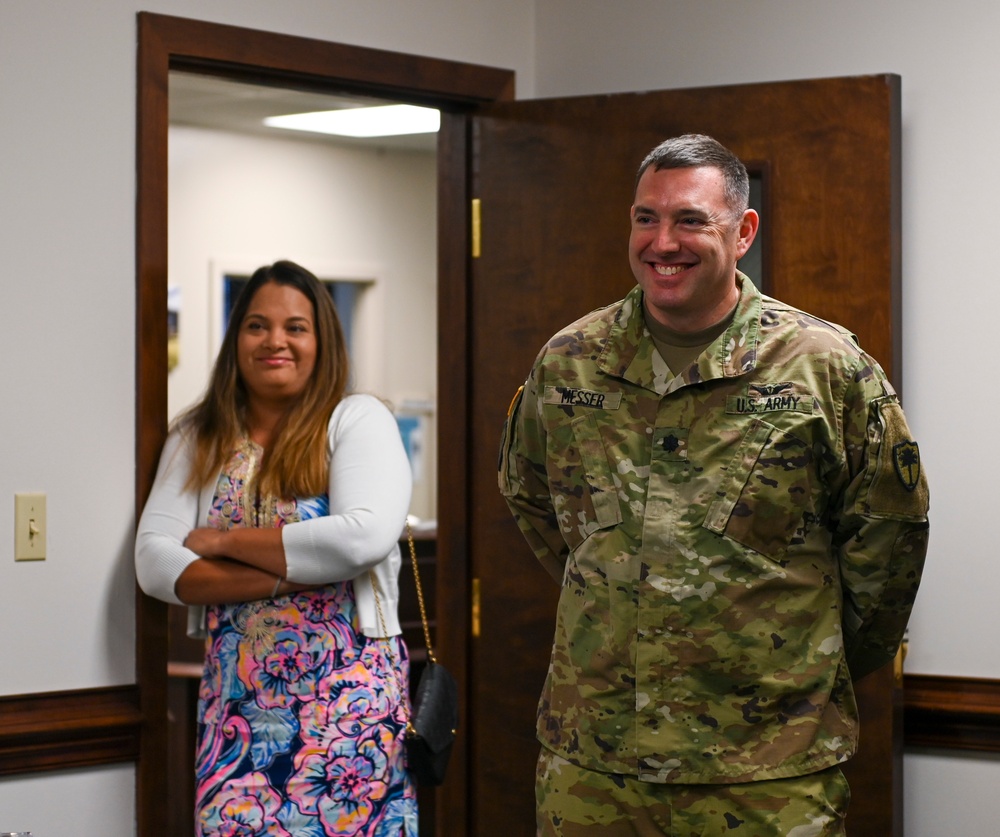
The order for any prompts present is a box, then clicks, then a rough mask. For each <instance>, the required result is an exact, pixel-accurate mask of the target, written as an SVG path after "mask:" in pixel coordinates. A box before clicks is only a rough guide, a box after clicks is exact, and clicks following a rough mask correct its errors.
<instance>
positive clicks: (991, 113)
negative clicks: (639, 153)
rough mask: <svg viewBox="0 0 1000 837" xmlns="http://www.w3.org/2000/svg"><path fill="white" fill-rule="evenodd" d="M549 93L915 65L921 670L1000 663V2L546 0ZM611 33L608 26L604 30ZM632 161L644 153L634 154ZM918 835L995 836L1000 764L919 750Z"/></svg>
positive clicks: (909, 189) (911, 269) (912, 350)
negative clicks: (999, 195)
mask: <svg viewBox="0 0 1000 837" xmlns="http://www.w3.org/2000/svg"><path fill="white" fill-rule="evenodd" d="M536 6H537V9H538V14H537V21H536V38H537V55H538V67H537V82H536V91H537V94H538V95H539V96H557V95H560V96H561V95H576V94H586V93H609V92H619V91H630V90H651V89H660V88H670V87H700V86H706V85H722V84H737V83H740V82H756V81H770V80H781V79H799V78H815V77H824V76H846V75H867V74H880V73H886V72H891V73H898V74H899V75H900V76H901V77H902V110H903V114H902V115H903V368H904V380H903V388H904V390H905V399H906V403H905V407H906V412H907V416H908V418H909V420H910V424H911V427H912V429H913V431H914V433H915V435H916V437H917V440H918V441H919V443H920V446H921V450H922V452H923V459H924V463H925V466H926V468H927V472H928V474H929V476H930V482H931V520H932V524H931V543H930V554H929V556H928V564H927V569H926V573H925V577H924V582H923V586H922V588H921V592H920V594H919V597H918V600H917V605H916V609H915V611H914V615H913V619H912V621H911V628H910V655H909V658H908V661H907V668H908V670H909V671H912V672H919V673H924V674H945V675H961V676H973V677H990V678H997V677H1000V645H998V644H997V643H996V642H994V641H993V637H994V636H995V633H996V622H997V619H996V599H997V590H998V587H1000V569H998V565H997V562H996V559H995V556H993V554H992V546H991V544H993V541H994V540H995V539H994V537H993V536H992V532H991V530H990V529H989V521H990V520H992V519H993V518H995V517H996V510H995V508H994V503H993V500H994V498H995V496H996V487H995V479H994V472H995V470H996V462H995V460H996V452H995V450H994V445H993V444H992V432H991V425H990V423H989V417H991V416H993V415H995V414H996V413H997V412H998V408H1000V394H998V393H997V392H996V391H995V387H994V386H993V379H994V378H995V377H996V376H995V374H994V373H993V372H992V370H991V368H990V362H991V361H990V359H991V358H992V357H993V355H994V337H993V335H994V319H995V311H996V309H997V306H998V303H1000V283H997V282H996V281H994V279H993V277H992V275H991V273H992V271H993V270H994V269H995V268H994V262H995V260H996V251H995V244H994V236H995V233H993V232H992V231H991V230H990V229H989V226H988V224H987V221H988V219H990V218H992V217H993V216H994V215H995V214H996V213H995V203H996V197H995V196H996V191H997V188H998V186H1000V183H998V182H997V181H998V177H1000V175H998V174H997V170H996V166H993V165H991V164H990V161H991V160H992V159H994V158H995V155H996V149H997V148H998V147H1000V107H998V106H997V105H996V104H995V103H996V91H997V89H1000V54H998V52H997V50H996V38H995V34H996V32H997V31H998V25H1000V6H998V5H997V4H996V3H994V2H991V0H956V2H953V3H948V4H941V3H938V2H932V0H880V2H877V3H872V2H870V1H869V0H842V2H839V3H829V2H822V0H797V2H791V3H790V2H787V0H743V2H733V1H732V0H703V2H700V3H695V4H691V3H681V2H663V0H618V2H616V3H615V4H614V7H613V8H614V10H613V12H610V11H609V6H608V4H607V3H605V2H603V0H537V3H536ZM598 33H599V34H598ZM632 162H633V161H629V165H632ZM906 776H907V778H906V833H907V835H908V837H940V835H942V834H952V833H954V834H986V833H990V834H992V833H995V832H996V825H995V818H994V817H992V816H991V815H990V813H989V811H990V802H991V796H992V793H993V791H994V789H995V788H996V787H997V781H998V778H1000V777H998V774H997V761H996V759H993V758H983V757H978V756H961V757H947V756H943V755H940V754H928V753H924V752H921V753H908V754H907V756H906Z"/></svg>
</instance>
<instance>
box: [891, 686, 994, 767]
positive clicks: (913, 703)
mask: <svg viewBox="0 0 1000 837" xmlns="http://www.w3.org/2000/svg"><path fill="white" fill-rule="evenodd" d="M904 694H905V701H904V707H905V709H904V713H905V714H904V717H903V724H904V730H905V733H904V735H905V742H906V746H907V747H932V748H943V749H949V750H972V751H975V752H987V753H1000V680H987V679H983V678H976V677H944V676H936V675H929V674H907V675H906V676H905V679H904Z"/></svg>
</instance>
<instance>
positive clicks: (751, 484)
mask: <svg viewBox="0 0 1000 837" xmlns="http://www.w3.org/2000/svg"><path fill="white" fill-rule="evenodd" d="M813 471H814V468H813V452H812V449H811V448H810V447H809V446H808V445H806V444H805V443H804V442H802V441H800V440H799V439H797V438H795V437H794V436H791V435H789V434H787V433H784V432H782V431H781V430H779V429H778V428H776V427H774V426H772V425H770V424H768V423H767V422H764V421H760V420H759V419H753V420H752V421H751V423H750V426H749V428H748V429H747V432H746V433H745V434H744V436H743V438H742V439H741V440H740V443H739V446H738V447H737V450H736V453H735V455H734V456H733V457H732V459H731V460H730V462H729V463H728V464H727V465H726V467H725V469H724V472H723V475H722V477H721V481H720V484H719V487H718V490H717V492H716V496H715V499H714V500H713V501H712V502H711V503H710V504H709V507H708V513H707V514H706V516H705V522H704V524H703V525H704V527H705V528H706V529H709V530H710V531H712V532H715V533H717V534H720V535H725V536H726V537H727V538H731V539H732V540H734V541H736V542H737V543H740V544H742V545H743V546H747V547H749V548H750V549H753V550H754V551H756V552H759V553H761V554H762V555H766V556H768V557H770V558H778V557H781V556H782V555H783V554H784V553H785V551H786V550H787V549H788V546H789V544H790V543H791V542H792V541H793V539H794V538H795V537H796V535H797V533H798V532H799V531H800V529H801V528H802V526H803V523H804V517H805V514H806V512H807V511H810V510H811V509H812V507H813V483H814V476H813Z"/></svg>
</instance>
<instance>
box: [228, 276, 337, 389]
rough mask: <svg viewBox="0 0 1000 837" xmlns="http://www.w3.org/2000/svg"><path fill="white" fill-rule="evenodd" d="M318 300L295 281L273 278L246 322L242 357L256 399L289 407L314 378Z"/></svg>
mask: <svg viewBox="0 0 1000 837" xmlns="http://www.w3.org/2000/svg"><path fill="white" fill-rule="evenodd" d="M316 350H317V340H316V317H315V314H314V312H313V306H312V303H311V302H310V301H309V298H308V297H307V296H306V295H305V294H303V293H302V292H301V291H299V290H296V289H295V288H293V287H291V286H290V285H279V284H278V283H277V282H268V283H267V284H265V285H261V287H260V288H258V289H257V292H256V293H255V294H254V295H253V299H251V300H250V306H249V308H247V313H246V316H245V317H244V318H243V322H242V323H240V330H239V334H238V336H237V342H236V361H237V366H238V368H239V371H240V376H241V378H242V379H243V383H244V384H245V385H246V389H247V394H248V396H249V398H250V402H251V405H252V404H253V403H254V402H257V403H258V404H267V405H271V406H278V407H287V406H288V405H289V404H290V403H292V402H293V401H295V400H296V399H297V398H298V397H299V396H300V395H302V393H303V392H305V389H306V387H307V386H308V384H309V379H310V378H311V377H312V373H313V369H314V368H315V366H316Z"/></svg>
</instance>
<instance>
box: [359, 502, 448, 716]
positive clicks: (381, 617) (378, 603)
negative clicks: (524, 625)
mask: <svg viewBox="0 0 1000 837" xmlns="http://www.w3.org/2000/svg"><path fill="white" fill-rule="evenodd" d="M406 540H407V542H408V543H409V545H410V561H411V562H412V564H413V577H414V579H415V580H416V582H417V601H418V602H419V603H420V621H421V622H422V623H423V626H424V639H425V640H426V642H427V657H428V659H429V660H430V661H431V662H432V663H435V664H436V663H437V657H435V656H434V649H433V648H432V647H431V629H430V625H429V624H428V623H427V610H426V608H425V606H424V588H423V586H422V585H421V584H420V570H419V568H418V567H417V548H416V546H415V545H414V543H413V530H412V529H411V528H410V521H409V520H407V521H406ZM368 579H369V581H371V585H372V590H373V591H374V593H375V610H376V611H377V612H378V621H379V628H380V629H381V631H382V635H383V638H384V639H385V642H386V652H387V653H388V654H389V659H390V661H391V660H392V656H393V655H392V650H391V649H392V646H391V645H389V637H388V636H387V634H388V629H387V627H386V625H387V623H386V621H385V613H384V612H383V611H382V597H381V596H380V595H379V590H378V578H377V577H376V576H375V573H374V572H373V571H372V570H368ZM392 668H393V671H394V672H395V674H396V688H398V689H399V693H400V695H404V694H405V691H404V689H403V683H402V680H401V679H400V672H399V667H398V666H396V665H395V664H394V665H393V666H392ZM406 730H407V732H408V733H409V734H413V733H414V732H415V731H414V729H413V723H412V719H411V718H407V720H406Z"/></svg>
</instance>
